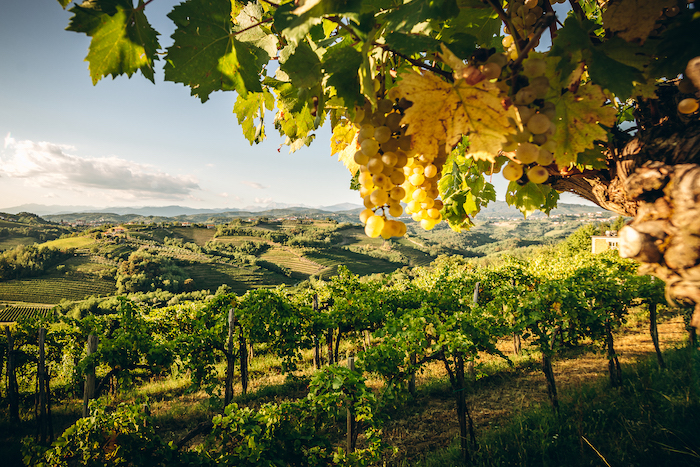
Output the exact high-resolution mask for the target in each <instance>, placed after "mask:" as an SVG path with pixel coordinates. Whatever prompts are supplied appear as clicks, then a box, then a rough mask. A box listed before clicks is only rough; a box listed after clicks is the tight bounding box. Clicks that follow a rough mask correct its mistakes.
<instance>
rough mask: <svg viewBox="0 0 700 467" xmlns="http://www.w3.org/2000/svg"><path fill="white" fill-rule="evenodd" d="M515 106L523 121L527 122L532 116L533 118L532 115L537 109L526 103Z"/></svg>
mask: <svg viewBox="0 0 700 467" xmlns="http://www.w3.org/2000/svg"><path fill="white" fill-rule="evenodd" d="M515 108H516V109H517V110H518V113H519V114H520V120H521V121H522V122H523V123H526V122H527V121H528V120H530V118H532V116H533V115H535V112H536V110H535V109H533V108H532V107H528V106H526V105H516V106H515Z"/></svg>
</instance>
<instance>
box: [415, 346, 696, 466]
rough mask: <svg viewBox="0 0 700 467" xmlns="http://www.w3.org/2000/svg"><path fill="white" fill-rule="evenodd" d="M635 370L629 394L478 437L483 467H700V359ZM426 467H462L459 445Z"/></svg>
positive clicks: (579, 395) (584, 393)
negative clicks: (699, 422) (699, 423)
mask: <svg viewBox="0 0 700 467" xmlns="http://www.w3.org/2000/svg"><path fill="white" fill-rule="evenodd" d="M664 359H665V360H666V363H667V365H668V368H667V369H665V370H664V369H659V368H658V366H657V364H656V361H655V360H656V359H655V358H653V359H650V360H647V361H645V362H642V363H639V364H637V365H634V366H631V367H629V368H628V369H627V371H626V372H625V374H624V376H623V378H624V384H623V387H621V388H618V389H613V388H610V386H609V384H607V381H606V380H601V381H599V382H597V383H595V384H589V385H586V386H582V387H580V388H579V389H576V390H572V391H570V392H568V393H566V394H565V395H564V396H563V397H562V398H561V407H560V411H559V414H558V415H556V414H555V413H554V412H553V411H552V408H551V406H549V405H548V404H546V405H543V406H540V407H537V408H535V409H532V410H528V411H526V412H524V413H522V414H514V415H513V416H512V417H510V418H509V419H508V422H507V423H506V424H505V425H503V426H501V427H494V428H492V429H490V430H486V431H484V432H483V433H480V434H478V435H477V436H478V447H477V449H476V450H474V449H472V452H471V456H472V465H475V466H526V465H538V466H564V465H566V466H574V467H576V466H589V465H610V466H618V465H619V466H622V465H624V466H649V467H652V466H653V467H661V466H669V467H671V466H673V467H675V466H689V465H700V437H699V436H698V420H700V353H699V352H698V351H697V350H695V349H691V348H678V349H675V350H672V351H668V352H665V354H664ZM415 465H417V466H421V467H433V466H443V465H461V461H460V451H459V445H458V443H453V445H452V446H451V447H450V448H448V449H446V450H443V451H440V452H436V453H433V454H431V455H429V456H427V457H426V459H425V460H424V461H422V462H419V463H418V464H415Z"/></svg>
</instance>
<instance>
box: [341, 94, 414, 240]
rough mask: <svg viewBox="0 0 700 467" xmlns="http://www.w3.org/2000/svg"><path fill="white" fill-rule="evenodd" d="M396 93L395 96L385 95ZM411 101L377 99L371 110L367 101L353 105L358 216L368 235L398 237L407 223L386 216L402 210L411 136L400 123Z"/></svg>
mask: <svg viewBox="0 0 700 467" xmlns="http://www.w3.org/2000/svg"><path fill="white" fill-rule="evenodd" d="M387 97H395V96H391V95H389V96H387ZM409 105H410V104H409V103H408V102H407V101H405V100H398V99H394V101H392V100H390V99H386V98H383V99H379V101H378V102H377V108H376V109H374V111H372V107H371V106H370V104H369V103H366V104H365V106H364V107H362V108H356V109H355V118H354V119H353V123H354V124H355V125H356V126H357V127H358V128H359V135H358V138H357V142H358V144H359V149H358V150H357V152H355V156H354V159H355V162H356V163H357V164H358V165H359V166H360V174H359V176H358V181H359V183H360V195H361V196H362V199H363V203H364V205H365V210H364V211H362V212H361V213H360V220H361V221H362V222H363V223H365V233H366V234H367V235H368V236H369V237H378V236H380V235H381V236H382V238H385V239H386V238H391V237H401V236H403V235H404V234H405V233H406V225H405V224H404V223H403V222H401V221H398V220H393V219H388V218H387V216H392V217H399V216H401V215H402V214H403V207H402V206H401V200H402V199H404V197H405V196H406V190H405V189H404V188H403V186H402V185H403V184H404V182H405V181H406V175H405V174H404V168H405V167H406V165H407V163H408V160H409V157H410V156H409V153H410V151H411V137H410V136H409V135H406V126H405V125H404V126H402V125H401V118H402V112H403V110H404V109H406V108H407V107H408V106H409Z"/></svg>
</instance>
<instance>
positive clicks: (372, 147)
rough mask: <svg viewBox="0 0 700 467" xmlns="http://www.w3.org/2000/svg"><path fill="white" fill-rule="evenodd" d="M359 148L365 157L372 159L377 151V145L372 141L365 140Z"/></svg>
mask: <svg viewBox="0 0 700 467" xmlns="http://www.w3.org/2000/svg"><path fill="white" fill-rule="evenodd" d="M360 148H362V152H364V153H365V154H366V155H367V156H369V157H373V156H374V155H376V154H377V152H378V151H379V143H377V142H376V141H375V140H373V139H366V140H364V141H363V142H362V144H360Z"/></svg>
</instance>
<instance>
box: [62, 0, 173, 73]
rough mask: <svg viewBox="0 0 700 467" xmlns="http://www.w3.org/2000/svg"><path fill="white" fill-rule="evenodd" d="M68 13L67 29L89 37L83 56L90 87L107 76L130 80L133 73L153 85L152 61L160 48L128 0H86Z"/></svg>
mask: <svg viewBox="0 0 700 467" xmlns="http://www.w3.org/2000/svg"><path fill="white" fill-rule="evenodd" d="M64 7H65V5H64ZM69 11H70V12H71V13H73V17H72V18H71V20H70V23H69V25H68V28H67V29H68V30H69V31H75V32H82V33H85V34H86V35H87V36H89V37H91V38H92V40H91V41H90V47H89V50H88V55H87V57H85V60H86V61H87V62H88V63H89V69H90V77H91V78H92V84H97V82H98V81H99V80H100V79H102V78H103V77H107V76H108V75H111V76H112V78H116V77H117V76H118V75H122V74H125V75H127V76H128V77H131V76H132V75H133V74H134V73H135V72H136V71H137V70H140V71H141V73H142V74H143V76H145V77H146V78H148V79H149V80H150V81H151V82H155V81H154V75H153V62H154V60H157V59H158V57H157V56H156V53H157V51H158V48H159V47H160V45H159V44H158V39H157V37H158V33H157V32H156V31H155V29H153V28H152V27H151V25H150V24H149V23H148V20H147V19H146V15H145V14H144V13H143V9H138V8H134V6H133V4H132V2H131V1H130V0H89V1H85V2H83V3H81V4H80V5H75V6H74V7H73V8H71V9H70V10H69Z"/></svg>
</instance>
